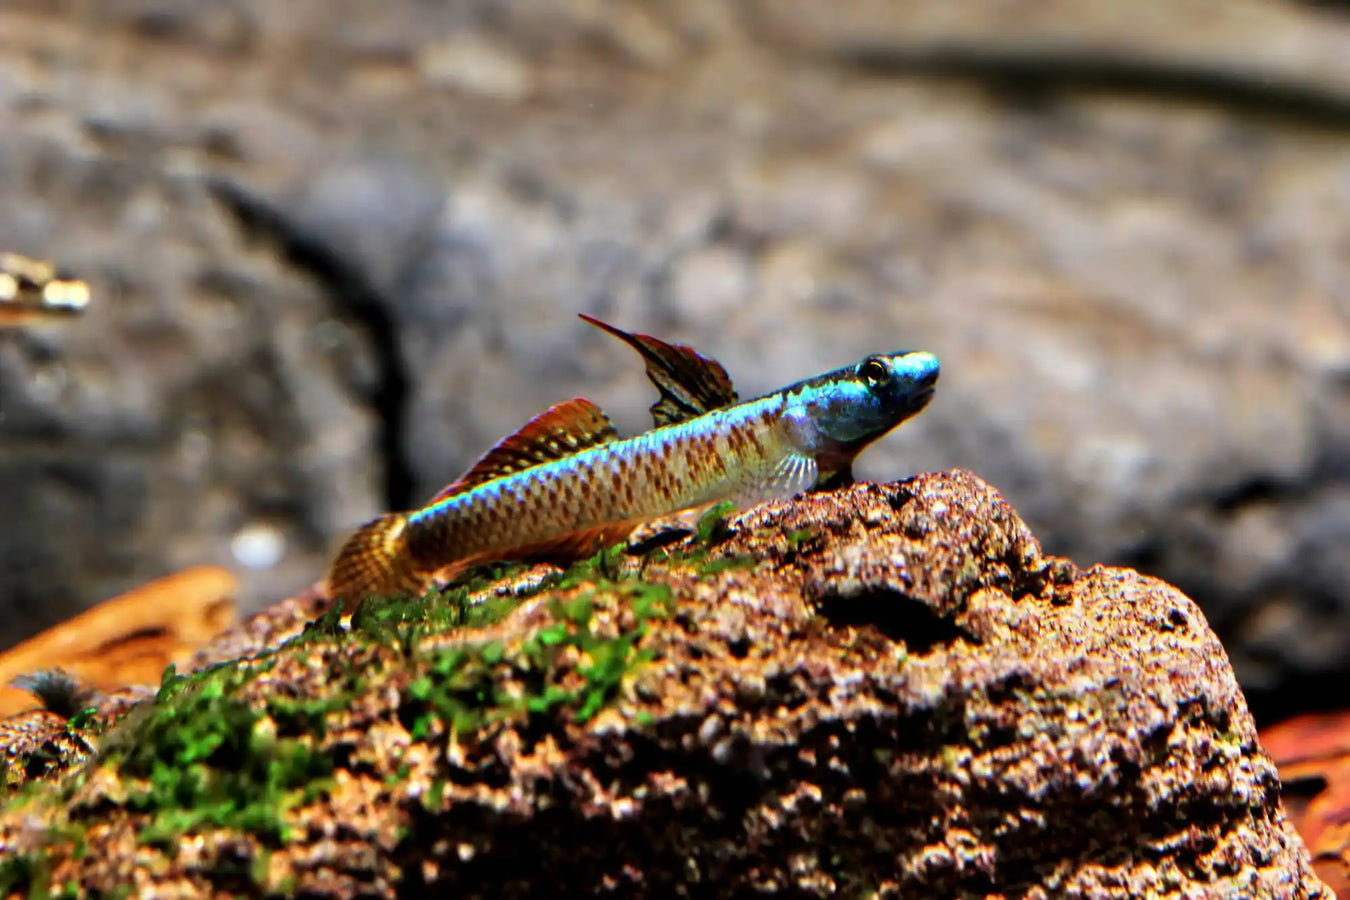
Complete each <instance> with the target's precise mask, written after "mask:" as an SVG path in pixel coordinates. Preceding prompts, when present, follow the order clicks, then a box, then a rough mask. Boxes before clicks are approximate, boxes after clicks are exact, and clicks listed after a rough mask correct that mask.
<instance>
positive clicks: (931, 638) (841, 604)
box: [818, 587, 966, 653]
mask: <svg viewBox="0 0 1350 900" xmlns="http://www.w3.org/2000/svg"><path fill="white" fill-rule="evenodd" d="M818 611H819V613H820V616H821V617H822V618H823V619H825V621H827V622H829V623H830V625H832V626H834V627H836V628H844V627H849V626H852V627H854V628H861V627H862V626H864V625H871V626H872V627H873V628H875V629H876V630H877V631H880V632H881V633H882V634H884V635H885V636H886V637H888V638H890V639H891V640H892V641H895V642H897V643H903V644H904V645H905V647H906V648H908V649H909V652H911V653H927V652H929V651H931V650H932V649H933V648H934V647H936V646H938V645H940V644H949V643H951V642H952V641H955V640H956V639H957V638H961V637H965V636H966V633H965V632H964V631H962V630H961V629H960V628H959V627H957V625H956V623H955V622H952V621H951V620H950V619H946V618H943V617H942V616H939V615H938V614H937V613H936V612H934V611H933V608H932V607H931V606H929V605H928V604H927V603H924V602H923V601H922V600H919V599H917V598H915V597H911V596H910V595H909V594H906V593H904V592H903V591H897V590H895V589H893V588H885V587H882V588H873V589H870V590H864V591H860V592H858V593H856V594H850V595H848V596H842V595H827V596H825V597H822V598H821V600H820V603H819V606H818Z"/></svg>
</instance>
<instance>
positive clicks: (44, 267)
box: [0, 253, 89, 328]
mask: <svg viewBox="0 0 1350 900" xmlns="http://www.w3.org/2000/svg"><path fill="white" fill-rule="evenodd" d="M88 305H89V286H88V285H87V284H85V283H84V282H83V281H80V280H79V279H77V278H71V277H69V276H68V275H66V274H65V273H64V272H62V271H61V270H60V269H58V268H57V267H56V266H55V265H54V264H53V263H49V262H44V261H42V260H37V259H29V258H28V257H26V256H20V255H19V254H17V253H0V328H3V327H6V326H13V325H27V324H30V323H32V322H36V321H41V320H43V319H51V318H57V317H61V316H68V315H71V314H72V313H81V312H84V309H85V307H86V306H88Z"/></svg>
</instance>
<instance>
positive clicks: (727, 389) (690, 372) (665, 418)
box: [581, 313, 736, 428]
mask: <svg viewBox="0 0 1350 900" xmlns="http://www.w3.org/2000/svg"><path fill="white" fill-rule="evenodd" d="M581 318H583V319H585V320H586V321H587V322H590V323H591V324H592V325H594V326H595V327H596V328H599V329H601V330H602V331H606V332H608V333H609V334H612V335H614V336H615V337H616V338H618V339H619V340H621V341H623V342H624V343H625V344H627V345H628V346H630V347H632V348H633V349H634V350H636V351H637V352H638V353H639V354H641V356H642V359H643V361H644V362H645V363H646V364H647V377H648V378H650V379H651V382H652V384H654V385H656V389H657V390H658V391H660V392H661V399H660V400H658V401H656V402H655V403H654V404H652V408H651V409H652V419H653V420H654V421H655V422H656V425H657V427H658V428H659V427H661V426H662V425H670V424H672V423H675V422H683V421H684V420H686V419H692V418H694V417H695V416H701V415H703V414H704V413H706V412H710V411H712V410H714V409H720V408H722V407H723V406H730V405H731V404H733V403H735V402H736V389H735V388H734V387H732V386H731V379H730V378H728V377H727V370H726V369H724V368H722V364H721V363H719V362H718V361H717V360H715V359H711V358H709V357H707V356H704V355H703V354H702V353H699V352H698V351H697V350H695V349H694V348H692V347H686V346H685V345H684V344H667V343H666V342H665V341H662V340H659V339H657V338H654V337H652V336H651V335H649V334H629V333H628V332H627V331H623V330H622V329H619V328H615V327H614V326H613V325H608V324H606V323H604V322H601V321H600V320H599V319H593V318H591V317H590V316H588V315H585V314H584V313H583V314H582V315H581Z"/></svg>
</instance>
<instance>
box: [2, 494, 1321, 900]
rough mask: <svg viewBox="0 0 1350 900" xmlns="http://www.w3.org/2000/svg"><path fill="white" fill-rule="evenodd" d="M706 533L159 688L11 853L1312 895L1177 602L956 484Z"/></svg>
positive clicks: (312, 631) (600, 887)
mask: <svg viewBox="0 0 1350 900" xmlns="http://www.w3.org/2000/svg"><path fill="white" fill-rule="evenodd" d="M709 530H710V529H706V528H705V529H704V532H705V534H706V532H707V531H709ZM711 531H713V537H712V538H708V539H706V540H711V541H712V542H713V543H712V545H708V544H705V543H701V542H700V538H699V537H697V536H695V537H694V538H691V539H689V540H688V541H686V542H684V543H683V544H679V545H674V546H673V547H671V548H669V552H668V551H667V550H657V551H654V552H653V553H652V554H651V555H650V556H648V557H646V558H643V559H628V560H625V561H620V557H617V556H609V555H602V557H600V558H598V559H597V560H595V561H592V562H590V563H588V564H585V565H583V566H579V567H576V568H574V569H573V570H571V572H570V573H569V575H568V576H566V577H565V578H563V579H562V580H561V581H560V580H559V578H558V577H557V576H556V575H555V576H554V577H553V578H552V579H551V580H550V579H545V582H544V586H542V587H541V586H539V582H538V579H537V578H533V579H532V578H531V577H526V578H516V579H514V580H510V579H508V580H507V581H506V582H503V583H504V584H508V585H511V587H509V588H502V589H501V590H502V591H503V592H505V594H506V598H507V599H503V598H502V597H495V598H492V599H487V600H485V601H484V603H483V604H480V605H478V606H468V607H467V608H466V605H464V604H463V603H462V602H461V601H463V599H464V597H465V596H467V595H466V594H463V593H459V594H453V595H447V596H446V597H442V598H439V599H433V600H429V601H425V602H417V603H404V604H393V605H386V606H383V607H379V608H376V607H367V608H363V609H362V610H358V612H357V614H356V615H355V616H354V617H353V624H352V627H351V629H350V630H345V629H343V628H341V627H340V626H339V624H338V621H337V619H336V618H335V617H333V616H327V617H324V618H322V619H320V620H319V621H317V622H316V623H314V624H313V625H312V626H311V627H310V628H309V629H308V630H307V631H306V632H305V633H304V634H303V635H302V636H301V638H300V639H299V640H296V641H292V642H289V643H287V644H285V645H283V646H281V647H279V648H276V649H274V650H266V651H262V652H257V653H254V654H252V655H250V656H249V657H246V658H244V659H242V660H239V661H237V662H234V663H227V664H225V665H222V666H218V667H215V668H207V669H203V670H201V671H200V672H198V673H197V674H195V675H194V676H192V677H191V678H190V679H187V680H183V681H173V680H170V681H169V682H168V683H167V685H166V687H165V688H163V689H162V690H161V692H160V698H159V699H158V700H157V701H156V702H155V703H153V704H148V705H145V706H142V707H140V708H138V709H137V710H135V711H133V712H132V713H131V714H129V716H128V718H127V720H126V721H125V723H124V724H123V725H122V726H121V727H120V728H118V729H117V730H115V731H114V732H112V733H111V734H110V735H109V736H108V737H107V738H106V740H105V743H104V745H103V751H102V755H101V758H100V761H99V763H98V764H97V765H96V766H95V767H94V768H91V769H88V770H86V771H85V772H84V773H83V774H82V775H80V776H79V777H77V778H76V779H74V780H73V781H70V782H67V783H66V784H65V786H64V787H63V788H61V789H60V790H52V791H49V792H48V793H46V794H42V793H39V794H37V795H33V794H29V795H26V796H25V797H24V798H23V799H22V800H21V801H20V802H21V804H22V805H18V806H16V805H15V804H14V803H11V805H10V808H8V809H7V810H5V811H4V812H3V813H0V845H3V846H4V847H6V848H8V849H9V850H10V851H11V852H19V853H20V854H23V853H27V854H29V856H27V857H25V858H26V859H28V861H29V862H30V863H32V865H30V866H29V867H28V870H27V871H29V872H40V873H47V874H49V875H50V879H51V883H52V884H58V885H71V884H78V885H79V886H80V887H81V888H82V889H83V890H85V891H92V890H106V889H110V888H111V887H113V886H114V885H116V884H121V883H125V882H126V881H127V880H128V879H130V880H131V881H132V883H134V884H136V885H137V886H138V887H139V888H140V889H142V890H149V889H159V890H163V891H169V890H176V891H184V892H187V893H190V894H193V895H208V894H213V893H214V894H215V895H221V896H223V895H225V894H238V893H248V892H253V893H259V892H261V891H262V890H263V889H264V888H266V889H270V890H273V891H282V892H288V893H295V892H303V893H305V895H306V896H312V897H354V896H387V897H393V896H400V895H407V894H409V893H417V892H418V891H419V890H427V889H434V890H437V891H443V892H449V893H452V894H453V895H455V896H466V897H477V896H482V897H486V896H492V897H523V896H536V895H539V894H541V893H559V892H560V893H564V894H569V895H578V894H586V893H595V892H600V891H616V892H618V893H619V894H623V895H640V896H668V895H688V894H699V895H714V894H716V895H738V894H744V893H748V892H752V891H782V892H786V893H788V894H790V895H794V896H827V895H835V894H838V895H844V896H861V895H868V894H872V895H880V896H894V897H900V896H903V897H944V898H946V897H952V896H958V895H1017V896H1023V897H1051V896H1075V895H1092V896H1103V897H1138V896H1152V895H1160V894H1175V895H1177V896H1244V897H1277V896H1278V897H1330V896H1331V895H1330V894H1329V892H1327V891H1326V890H1325V888H1324V887H1323V886H1322V884H1321V883H1320V882H1319V881H1318V880H1317V878H1316V876H1315V875H1314V874H1313V872H1312V869H1311V868H1310V864H1309V861H1308V855H1307V851H1306V850H1305V849H1304V847H1303V845H1302V843H1301V842H1300V841H1299V839H1298V837H1297V836H1296V835H1295V834H1294V832H1293V831H1292V829H1291V827H1290V825H1289V823H1288V821H1287V820H1286V818H1285V815H1284V813H1283V812H1282V810H1281V808H1280V805H1279V780H1278V777H1277V776H1276V772H1275V768H1274V766H1273V764H1272V763H1271V761H1270V759H1269V758H1268V757H1267V756H1266V754H1265V752H1264V751H1263V750H1262V749H1261V747H1260V745H1259V743H1258V742H1257V736H1256V731H1255V728H1254V726H1253V724H1252V720H1251V717H1250V716H1249V715H1248V713H1247V709H1246V706H1245V703H1244V701H1243V698H1242V695H1241V693H1240V692H1239V690H1238V687H1237V684H1236V681H1235V679H1234V677H1233V672H1232V670H1231V668H1230V667H1229V665H1228V661H1227V658H1226V657H1225V655H1224V652H1223V649H1222V647H1221V646H1220V645H1219V643H1218V641H1217V640H1216V639H1215V637H1214V635H1213V634H1212V633H1211V632H1210V630H1209V629H1208V627H1207V625H1206V624H1205V620H1204V617H1203V616H1202V615H1201V613H1200V611H1199V610H1198V609H1197V608H1196V606H1195V605H1194V604H1193V603H1192V602H1191V601H1190V600H1188V599H1187V598H1186V597H1184V596H1183V595H1181V594H1180V593H1178V592H1177V591H1176V590H1175V589H1173V588H1171V587H1169V586H1167V585H1166V584H1163V583H1162V582H1159V581H1157V580H1155V579H1151V578H1147V577H1144V576H1141V575H1138V574H1136V573H1134V572H1131V571H1127V570H1121V569H1108V568H1101V567H1098V568H1094V569H1091V570H1088V571H1084V572H1079V571H1076V570H1075V569H1074V567H1073V566H1072V565H1070V564H1068V563H1067V562H1065V561H1063V560H1059V559H1055V558H1052V557H1046V556H1043V555H1042V554H1041V551H1040V547H1039V544H1038V543H1037V541H1036V539H1035V538H1034V537H1033V536H1032V535H1031V533H1030V532H1029V531H1028V530H1027V528H1026V526H1025V525H1024V524H1023V523H1022V522H1021V520H1020V519H1019V518H1018V517H1017V515H1016V514H1015V513H1014V512H1013V510H1012V509H1011V508H1010V507H1009V506H1008V505H1007V504H1006V503H1005V502H1004V501H1003V500H1002V498H1000V497H999V495H998V494H997V493H996V492H995V491H993V490H992V489H991V488H990V487H989V486H988V485H986V484H985V483H983V482H982V481H980V480H979V479H978V478H976V477H974V476H973V475H970V474H968V473H965V472H960V471H957V472H953V473H950V474H945V475H931V476H924V477H921V478H918V479H915V480H913V481H910V482H900V483H895V484H861V485H858V486H856V487H853V488H850V489H847V490H843V491H840V492H837V493H830V494H820V495H815V496H810V497H806V498H802V499H799V500H796V501H790V502H786V503H779V504H770V505H766V506H762V507H758V508H756V509H754V510H752V511H749V512H748V513H746V514H744V515H742V516H739V517H736V518H734V519H732V520H730V521H729V522H727V523H725V525H724V527H722V528H718V529H711ZM532 574H533V573H531V575H532ZM531 584H533V585H534V587H533V588H530V587H528V585H531ZM515 591H520V592H525V593H530V592H531V591H533V593H532V594H530V596H528V597H526V598H524V599H522V600H519V601H517V600H512V599H509V596H510V593H511V592H515ZM476 596H480V597H489V598H490V597H492V595H491V594H490V593H488V594H479V595H476ZM494 603H496V604H504V605H506V606H509V605H511V604H515V603H518V605H517V606H516V607H515V609H514V610H513V611H510V612H508V613H505V614H504V617H503V618H500V619H499V620H497V621H495V622H493V621H491V620H492V618H493V617H492V616H489V615H487V613H486V612H485V610H487V609H490V608H491V606H492V604H494ZM303 608H304V606H303V604H293V605H292V606H291V607H289V608H288V609H287V610H285V611H284V614H283V615H282V616H281V617H280V619H279V620H278V622H277V623H273V624H271V625H266V624H264V625H258V624H257V623H255V626H254V637H253V638H250V639H249V640H246V641H243V642H242V644H241V645H248V644H249V642H250V641H251V640H255V639H256V638H257V637H258V636H260V635H264V634H267V633H274V634H276V633H284V632H286V631H287V630H289V629H290V626H289V625H288V624H287V623H288V622H290V621H291V620H293V619H294V616H295V614H296V612H297V611H298V610H300V609H303ZM475 616H476V617H478V618H480V619H482V620H483V621H484V622H485V624H482V625H478V626H475V625H473V624H472V623H471V621H470V623H469V624H465V622H466V621H468V620H466V617H470V619H472V617H475ZM178 772H185V773H190V778H188V777H186V776H185V777H184V778H182V779H179V780H175V773H178ZM160 788H164V790H160ZM170 788H171V789H170ZM39 812H40V813H43V814H44V815H48V816H51V817H52V821H54V822H55V823H56V824H57V825H58V826H59V828H58V829H56V830H54V831H52V832H51V833H49V834H47V833H44V832H43V831H42V830H41V829H35V827H34V825H33V823H34V821H40V819H37V818H35V816H36V814H37V813H39ZM77 845H78V846H87V847H88V852H82V853H77V852H75V851H74V847H75V846H77ZM35 857H36V858H35ZM30 886H31V885H30V884H29V883H27V882H16V883H15V884H13V885H12V887H16V888H26V887H30Z"/></svg>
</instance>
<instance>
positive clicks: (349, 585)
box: [327, 513, 426, 612]
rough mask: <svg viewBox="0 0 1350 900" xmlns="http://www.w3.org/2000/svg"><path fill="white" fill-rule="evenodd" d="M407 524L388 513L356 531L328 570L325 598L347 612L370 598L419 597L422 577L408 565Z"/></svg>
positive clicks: (402, 518) (397, 514) (405, 517)
mask: <svg viewBox="0 0 1350 900" xmlns="http://www.w3.org/2000/svg"><path fill="white" fill-rule="evenodd" d="M407 524H408V517H407V516H406V515H404V514H403V513H389V514H388V515H384V516H380V517H379V518H378V519H375V520H374V521H372V522H367V523H366V524H365V525H362V526H361V527H360V528H358V529H357V530H356V533H355V534H353V535H352V536H351V537H349V538H348V539H347V543H345V544H343V545H342V549H341V550H339V551H338V554H337V556H336V557H335V558H334V560H333V565H332V566H331V567H330V568H329V570H328V585H327V587H328V596H329V598H330V599H332V600H335V601H341V603H342V605H343V608H344V609H346V610H347V611H348V612H351V611H352V610H353V609H355V608H356V604H358V603H360V602H361V601H362V600H364V599H365V598H366V597H369V596H372V595H374V596H381V597H385V596H392V595H395V594H420V593H421V592H422V591H423V590H424V589H425V587H426V584H425V578H424V577H423V576H422V574H421V573H420V572H418V571H417V570H416V569H415V568H413V567H412V566H411V565H410V564H409V562H408V552H407V541H406V539H405V537H404V528H405V527H406V526H407Z"/></svg>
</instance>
